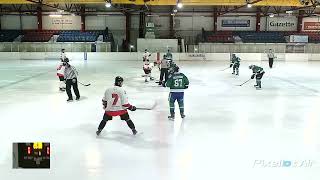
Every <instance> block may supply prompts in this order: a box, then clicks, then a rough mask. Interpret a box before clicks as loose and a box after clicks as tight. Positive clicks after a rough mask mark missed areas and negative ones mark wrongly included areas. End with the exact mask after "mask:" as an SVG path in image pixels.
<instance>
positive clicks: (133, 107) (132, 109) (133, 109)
mask: <svg viewBox="0 0 320 180" xmlns="http://www.w3.org/2000/svg"><path fill="white" fill-rule="evenodd" d="M129 110H130V111H135V110H137V108H136V107H135V106H131V107H130V108H129Z"/></svg>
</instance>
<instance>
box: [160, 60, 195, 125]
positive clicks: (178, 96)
mask: <svg viewBox="0 0 320 180" xmlns="http://www.w3.org/2000/svg"><path fill="white" fill-rule="evenodd" d="M165 85H166V87H169V88H170V93H169V106H170V116H168V118H169V119H170V120H174V117H175V112H174V109H175V107H174V103H175V101H176V100H177V101H178V104H179V109H180V115H181V118H185V114H184V89H187V88H188V87H189V80H188V78H187V76H185V75H184V74H183V73H180V72H179V67H178V66H175V67H174V73H173V74H172V75H171V76H170V77H169V79H168V80H167V82H166V84H165Z"/></svg>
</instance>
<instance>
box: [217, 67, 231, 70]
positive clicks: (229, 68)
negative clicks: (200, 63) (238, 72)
mask: <svg viewBox="0 0 320 180" xmlns="http://www.w3.org/2000/svg"><path fill="white" fill-rule="evenodd" d="M230 68H231V67H227V68H225V69H222V70H220V71H225V70H227V69H230Z"/></svg>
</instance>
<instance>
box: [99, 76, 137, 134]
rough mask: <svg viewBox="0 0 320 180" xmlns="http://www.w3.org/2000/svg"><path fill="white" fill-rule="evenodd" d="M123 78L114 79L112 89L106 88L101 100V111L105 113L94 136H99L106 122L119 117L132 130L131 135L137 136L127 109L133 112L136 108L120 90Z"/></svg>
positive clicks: (122, 90) (121, 89) (124, 92)
mask: <svg viewBox="0 0 320 180" xmlns="http://www.w3.org/2000/svg"><path fill="white" fill-rule="evenodd" d="M122 84H123V78H122V77H120V76H117V77H116V78H115V82H114V87H112V88H108V89H107V90H106V91H105V93H104V96H103V98H102V104H103V109H104V110H105V113H104V115H103V119H102V121H101V122H100V124H99V127H98V131H97V132H96V134H97V135H98V136H99V135H100V133H101V131H102V129H103V128H104V127H105V126H106V123H107V121H110V120H112V117H114V116H120V119H121V120H124V121H126V122H127V125H128V126H129V128H130V129H131V130H132V133H133V135H135V134H137V130H136V128H135V126H134V124H133V122H132V121H131V119H130V117H129V114H128V111H127V109H129V110H130V111H135V110H136V109H137V108H136V107H135V106H132V105H131V104H129V102H128V97H127V94H126V91H125V90H124V89H123V88H122Z"/></svg>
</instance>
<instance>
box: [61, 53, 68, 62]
mask: <svg viewBox="0 0 320 180" xmlns="http://www.w3.org/2000/svg"><path fill="white" fill-rule="evenodd" d="M66 58H67V55H66V53H65V52H61V55H60V59H62V60H65V59H66Z"/></svg>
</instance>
